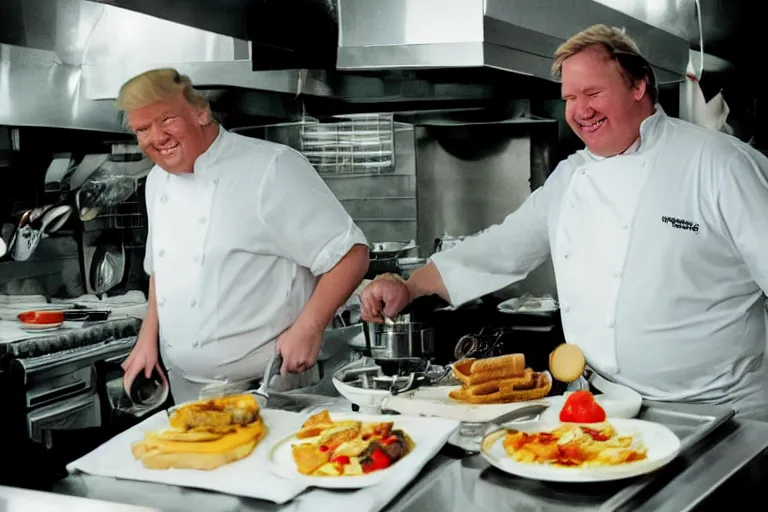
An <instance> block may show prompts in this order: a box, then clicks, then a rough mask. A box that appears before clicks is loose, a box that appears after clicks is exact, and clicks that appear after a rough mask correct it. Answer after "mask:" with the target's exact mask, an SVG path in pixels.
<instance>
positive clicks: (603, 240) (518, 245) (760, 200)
mask: <svg viewBox="0 0 768 512" xmlns="http://www.w3.org/2000/svg"><path fill="white" fill-rule="evenodd" d="M581 171H584V172H581ZM563 205H568V206H569V207H568V208H565V207H564V206H563ZM571 206H573V207H571ZM766 233H768V159H767V158H766V157H765V156H763V155H762V154H760V153H759V152H757V151H755V150H753V149H752V148H750V147H749V146H747V145H746V144H743V143H741V142H740V141H738V140H736V139H734V138H732V137H728V136H725V135H723V134H720V133H716V132H711V131H707V130H704V129H702V128H699V127H696V126H694V125H692V124H688V123H685V122H682V121H680V120H677V119H671V118H668V117H667V116H666V115H665V114H664V112H663V111H662V110H661V108H657V111H656V113H655V114H654V115H652V116H651V117H649V118H648V119H646V120H645V121H644V122H643V123H642V125H641V128H640V140H639V141H637V142H636V144H635V145H633V147H632V148H630V151H628V152H627V153H625V154H622V155H618V156H615V157H611V158H597V157H594V156H593V155H591V154H590V153H589V152H588V151H586V150H581V151H578V152H576V153H575V154H573V155H571V156H570V157H568V159H566V160H564V161H562V162H560V164H559V165H558V167H557V169H555V171H554V172H553V173H552V175H551V176H550V178H549V179H548V180H547V182H546V183H545V185H544V186H543V187H541V188H539V189H537V190H535V191H534V192H533V193H532V194H531V196H530V197H529V198H528V200H527V201H526V202H525V203H524V204H523V205H521V207H520V208H519V209H518V210H517V211H515V212H514V213H512V214H511V215H509V216H508V217H507V218H506V219H505V220H504V222H503V223H502V224H500V225H498V226H494V227H492V228H490V229H488V230H487V231H486V232H485V233H483V234H481V235H478V236H476V237H473V238H470V239H468V240H467V241H465V242H464V243H462V244H459V245H457V246H455V247H454V248H452V249H450V250H448V251H445V252H440V253H437V254H435V255H434V256H433V257H432V261H433V262H434V263H435V265H436V266H437V268H438V270H439V271H440V274H441V276H442V278H443V281H444V282H445V285H446V287H447V290H448V292H449V294H450V297H451V300H452V302H453V304H454V305H458V304H462V303H465V302H467V301H469V300H472V299H474V298H476V297H480V296H482V295H485V294H487V293H490V292H492V291H496V290H499V289H501V288H504V287H506V286H508V285H509V284H512V283H514V282H516V281H519V280H522V279H524V278H525V277H526V276H527V275H528V273H529V272H530V271H532V270H533V269H535V268H536V267H537V266H538V265H540V264H541V263H542V262H543V261H544V260H545V259H546V258H547V256H548V255H550V254H551V255H552V261H553V265H554V269H555V276H556V281H557V290H558V296H559V299H560V302H561V305H562V304H567V305H568V306H567V307H563V312H564V313H567V314H565V315H563V329H564V332H565V336H566V340H567V341H568V342H570V343H575V344H577V345H578V346H579V347H580V348H581V349H582V350H583V351H584V353H585V356H586V358H587V361H588V363H589V364H590V365H591V366H592V367H593V368H595V369H596V370H598V371H599V372H600V373H602V374H603V375H605V376H607V377H608V378H610V379H612V380H615V381H616V382H619V383H621V384H625V385H627V386H630V387H632V388H634V389H636V390H638V391H639V392H640V393H641V394H643V395H644V396H645V397H646V398H649V399H655V400H671V401H691V402H705V403H721V402H726V401H728V402H733V403H735V405H736V407H737V408H738V409H740V410H742V411H747V410H751V409H754V408H759V407H766V406H768V386H767V385H766V382H768V367H766V366H765V365H764V364H763V354H764V351H765V348H766V343H767V342H768V318H766V311H765V308H764V306H763V292H764V290H768V258H767V257H766V254H768V236H766ZM566 255H567V257H566ZM619 276H620V278H618V277H619Z"/></svg>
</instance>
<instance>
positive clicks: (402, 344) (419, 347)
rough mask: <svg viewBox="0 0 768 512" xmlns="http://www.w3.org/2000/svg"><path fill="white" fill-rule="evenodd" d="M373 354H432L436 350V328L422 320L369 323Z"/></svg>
mask: <svg viewBox="0 0 768 512" xmlns="http://www.w3.org/2000/svg"><path fill="white" fill-rule="evenodd" d="M367 328H368V337H369V339H370V344H371V356H372V357H373V358H375V359H402V358H414V357H426V356H430V355H432V354H433V353H434V351H435V334H434V329H433V328H432V327H430V326H428V325H426V324H423V323H420V322H395V323H393V324H386V323H385V324H374V323H368V326H367Z"/></svg>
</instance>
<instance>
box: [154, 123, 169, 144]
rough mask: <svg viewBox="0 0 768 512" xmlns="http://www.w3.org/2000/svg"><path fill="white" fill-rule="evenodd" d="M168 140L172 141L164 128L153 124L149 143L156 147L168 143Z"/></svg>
mask: <svg viewBox="0 0 768 512" xmlns="http://www.w3.org/2000/svg"><path fill="white" fill-rule="evenodd" d="M168 139H170V136H169V135H168V134H167V133H165V131H164V130H163V129H162V127H160V126H158V125H156V124H153V125H152V127H151V128H150V130H149V142H150V143H151V144H154V145H156V146H162V145H163V144H165V143H166V142H168Z"/></svg>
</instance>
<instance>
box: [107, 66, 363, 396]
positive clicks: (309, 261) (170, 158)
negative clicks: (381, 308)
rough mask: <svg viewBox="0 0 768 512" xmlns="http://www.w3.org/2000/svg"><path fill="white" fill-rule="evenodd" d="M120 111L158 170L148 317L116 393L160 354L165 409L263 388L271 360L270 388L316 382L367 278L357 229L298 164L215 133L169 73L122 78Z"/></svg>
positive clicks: (295, 157)
mask: <svg viewBox="0 0 768 512" xmlns="http://www.w3.org/2000/svg"><path fill="white" fill-rule="evenodd" d="M118 106H119V108H120V109H121V110H122V111H124V112H125V118H126V121H127V125H128V127H129V128H130V129H131V130H132V131H133V132H134V133H135V134H136V137H137V139H138V143H139V145H140V146H141V148H142V150H143V151H144V152H145V153H146V154H147V155H148V156H149V157H150V158H151V159H152V160H153V161H154V162H155V164H156V165H155V167H154V168H153V169H152V171H151V172H150V174H149V176H148V178H147V184H146V203H147V211H148V217H149V236H148V239H147V247H146V256H145V260H144V268H145V270H146V272H147V273H148V274H149V275H150V286H149V297H148V307H147V314H146V317H145V319H144V323H143V325H142V328H141V332H140V334H139V338H138V341H137V343H136V346H135V348H134V349H133V351H132V352H131V354H130V356H129V357H128V359H127V360H126V361H125V363H124V364H123V368H124V370H125V378H124V384H125V387H126V389H128V388H129V387H130V384H131V382H132V381H133V379H134V378H135V377H136V375H138V374H139V373H140V372H144V374H145V375H147V376H149V375H150V374H151V372H152V370H153V369H155V368H157V369H159V366H158V357H159V353H162V358H163V361H164V363H165V366H166V368H167V369H168V373H169V375H168V380H169V382H170V388H171V393H172V394H173V397H174V400H175V401H176V402H177V403H179V402H184V401H187V400H194V399H197V397H198V395H199V393H200V391H201V390H204V389H206V388H207V389H211V388H216V386H219V385H221V384H222V383H227V382H228V383H240V384H241V385H242V384H245V383H248V382H252V381H253V380H255V379H258V378H261V376H262V375H263V373H264V371H265V366H266V363H267V361H268V359H269V357H270V356H271V355H272V354H273V353H274V352H275V351H277V352H279V353H280V355H281V356H282V359H283V363H282V368H281V374H282V375H281V377H280V379H281V380H280V379H279V380H278V382H276V383H275V385H276V386H277V387H279V388H280V389H287V388H294V387H299V386H300V387H305V386H307V385H309V384H313V383H315V382H316V380H317V378H318V375H319V371H318V369H317V366H316V365H315V361H316V359H317V357H318V353H319V351H320V349H321V341H322V335H323V332H324V330H325V328H326V327H327V326H328V324H329V323H330V321H331V319H332V317H333V315H334V314H335V312H336V310H337V308H338V307H339V306H340V305H342V304H343V303H344V302H345V301H346V300H347V298H348V297H349V296H350V295H351V294H352V292H353V291H354V290H355V288H356V287H357V286H358V285H359V284H360V282H361V281H362V279H363V275H364V274H365V272H366V270H367V268H368V261H369V258H368V246H367V242H366V240H365V237H364V236H363V234H362V232H361V231H360V229H359V228H358V227H357V226H356V225H355V224H354V223H353V222H352V219H351V218H350V217H349V215H348V214H347V213H346V211H345V210H344V208H343V207H342V206H341V204H340V203H339V201H338V200H337V199H336V198H335V197H334V195H333V194H332V193H331V191H330V190H329V189H328V187H326V185H325V183H324V182H323V181H322V179H321V178H320V177H319V176H318V174H317V173H316V172H315V170H314V169H313V167H312V166H311V165H310V164H309V162H307V160H306V159H305V158H304V157H303V156H302V155H301V154H299V153H298V152H296V151H294V150H292V149H290V148H288V147H286V146H283V145H280V144H275V143H272V142H266V141H263V140H257V139H252V138H248V137H244V136H241V135H237V134H234V133H230V132H228V131H227V130H225V129H224V128H223V127H222V126H221V125H219V124H218V123H217V122H216V121H214V119H213V118H212V116H211V109H210V107H209V104H208V101H207V100H206V98H205V97H204V96H203V95H202V94H200V93H199V92H198V91H196V90H195V89H193V88H192V85H191V83H190V80H189V78H187V77H186V76H183V75H181V74H179V73H178V72H177V71H176V70H174V69H156V70H152V71H148V72H146V73H143V74H141V75H139V76H137V77H134V78H132V79H131V80H129V81H128V82H126V83H125V85H123V87H122V88H121V90H120V95H119V98H118ZM158 339H159V346H158Z"/></svg>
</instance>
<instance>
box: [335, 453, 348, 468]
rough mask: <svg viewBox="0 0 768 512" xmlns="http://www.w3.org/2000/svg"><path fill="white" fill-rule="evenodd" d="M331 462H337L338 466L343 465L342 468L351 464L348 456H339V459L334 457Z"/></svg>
mask: <svg viewBox="0 0 768 512" xmlns="http://www.w3.org/2000/svg"><path fill="white" fill-rule="evenodd" d="M331 462H336V463H337V464H341V465H342V466H346V465H347V464H349V457H347V456H346V455H339V456H338V457H334V458H333V459H332V460H331Z"/></svg>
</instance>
